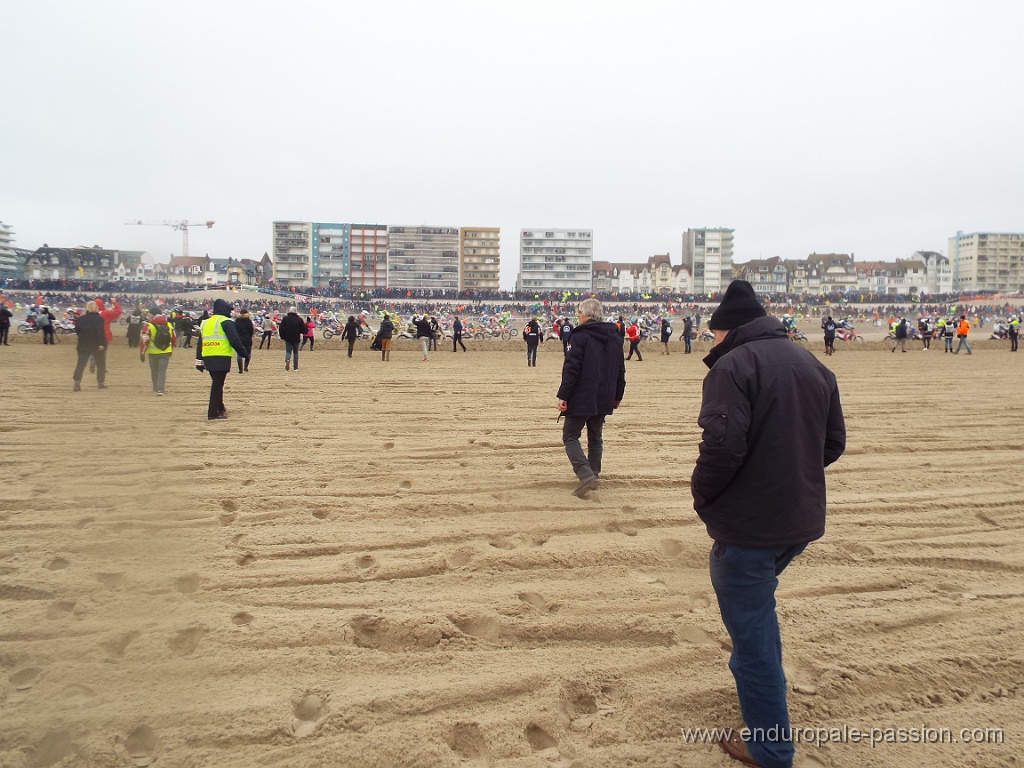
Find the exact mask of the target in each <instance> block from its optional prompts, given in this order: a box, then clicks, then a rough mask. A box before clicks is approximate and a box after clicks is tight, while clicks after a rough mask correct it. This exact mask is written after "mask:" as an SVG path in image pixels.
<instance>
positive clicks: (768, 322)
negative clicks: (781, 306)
mask: <svg viewBox="0 0 1024 768" xmlns="http://www.w3.org/2000/svg"><path fill="white" fill-rule="evenodd" d="M786 336H787V334H786V329H785V328H783V326H782V323H781V322H780V321H779V319H778V318H776V317H773V316H771V315H768V316H766V317H759V318H757V319H756V320H751V321H750V322H749V323H744V324H743V325H740V326H737V327H736V328H733V329H732V330H731V331H729V334H728V335H727V336H726V337H725V338H724V339H722V341H721V343H719V344H715V346H713V347H712V348H711V351H710V352H709V353H708V354H707V357H705V358H704V365H706V366H707V367H708V368H712V367H714V365H715V363H717V362H718V361H719V360H720V359H722V358H723V357H724V356H725V355H727V354H729V352H731V351H732V350H733V349H735V348H736V347H738V346H740V345H742V344H746V343H748V342H751V341H757V340H759V339H777V338H786Z"/></svg>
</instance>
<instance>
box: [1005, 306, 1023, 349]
mask: <svg viewBox="0 0 1024 768" xmlns="http://www.w3.org/2000/svg"><path fill="white" fill-rule="evenodd" d="M1006 326H1007V327H1006V335H1007V336H1009V338H1010V351H1011V352H1016V351H1017V341H1018V339H1019V338H1020V318H1019V317H1017V316H1016V315H1010V321H1009V322H1008V323H1007V324H1006Z"/></svg>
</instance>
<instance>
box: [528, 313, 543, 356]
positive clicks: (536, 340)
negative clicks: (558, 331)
mask: <svg viewBox="0 0 1024 768" xmlns="http://www.w3.org/2000/svg"><path fill="white" fill-rule="evenodd" d="M543 340H544V332H543V331H542V330H541V327H540V323H539V322H537V318H536V317H534V318H531V319H530V322H528V323H527V324H526V327H525V328H523V341H525V342H526V365H527V367H529V366H531V365H532V366H533V367H534V368H536V367H537V347H539V346H540V343H541V342H542V341H543Z"/></svg>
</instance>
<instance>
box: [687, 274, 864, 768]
mask: <svg viewBox="0 0 1024 768" xmlns="http://www.w3.org/2000/svg"><path fill="white" fill-rule="evenodd" d="M709 326H710V328H711V330H712V331H713V332H714V334H715V346H714V347H713V348H712V350H711V352H710V353H709V354H708V356H707V357H705V358H704V362H705V364H706V365H707V366H708V367H709V368H710V369H711V370H710V372H709V373H708V375H707V377H706V378H705V379H704V397H703V402H702V404H701V411H700V417H699V419H698V422H699V424H700V426H701V428H702V429H703V435H702V439H701V443H700V446H699V450H700V455H699V457H698V458H697V465H696V467H695V468H694V470H693V477H692V478H691V481H690V490H691V492H692V494H693V506H694V509H695V510H696V511H697V514H698V515H700V518H701V520H703V521H704V524H705V525H706V526H707V530H708V534H709V535H710V536H711V538H712V539H713V540H714V544H713V545H712V548H711V583H712V585H713V586H714V588H715V594H716V595H717V597H718V606H719V609H720V610H721V613H722V621H723V622H724V624H725V628H726V629H727V630H728V632H729V637H730V638H731V639H732V646H733V650H732V657H731V659H730V661H729V667H730V669H731V670H732V673H733V677H734V678H735V679H736V691H737V694H738V696H739V702H740V711H741V712H742V714H743V719H744V720H745V721H746V726H747V728H748V729H750V731H751V734H750V739H749V741H744V740H743V739H741V738H740V735H739V732H738V731H736V732H734V733H733V735H732V737H731V738H723V739H722V743H721V744H722V748H723V749H724V750H725V751H726V752H727V753H728V754H729V755H730V756H731V757H734V758H735V759H737V760H740V761H744V762H746V761H749V762H747V764H748V765H762V766H791V765H792V764H793V745H792V742H791V741H790V740H789V739H788V738H787V736H788V733H787V732H788V728H789V712H788V709H787V705H786V678H785V675H784V674H783V671H782V640H781V637H780V635H779V625H778V619H777V617H776V614H775V588H776V586H777V584H778V576H779V574H780V573H782V571H783V569H785V567H786V566H787V565H789V563H790V562H791V561H792V560H793V558H795V557H796V556H797V555H799V554H800V553H801V552H802V551H803V550H804V548H805V547H806V546H807V544H808V542H811V541H814V540H815V539H818V538H821V536H822V535H823V534H824V532H825V467H827V466H828V465H829V464H831V463H832V462H834V461H835V460H836V459H838V458H839V456H840V455H841V454H842V453H843V450H844V448H845V447H846V427H845V424H844V421H843V410H842V406H841V405H840V403H839V389H838V386H837V384H836V378H835V376H834V375H833V374H832V372H831V371H830V370H829V369H828V368H826V367H825V366H824V365H822V364H821V363H820V362H819V361H818V360H817V358H815V357H814V355H812V354H811V353H810V352H808V351H807V350H806V349H803V348H802V347H801V346H800V345H799V344H793V343H792V342H790V341H789V339H788V338H787V335H786V331H785V329H784V328H783V327H782V324H781V323H779V321H778V320H776V319H775V318H774V317H767V316H766V315H765V311H764V309H763V308H762V307H761V304H760V303H759V302H758V300H757V296H756V294H755V293H754V289H753V287H752V286H751V285H750V283H748V282H746V281H745V280H736V281H733V282H732V283H731V284H730V285H729V288H728V289H727V290H726V292H725V296H724V297H723V299H722V303H721V305H720V306H719V307H718V309H717V310H716V311H715V312H714V314H713V315H712V316H711V321H710V323H709Z"/></svg>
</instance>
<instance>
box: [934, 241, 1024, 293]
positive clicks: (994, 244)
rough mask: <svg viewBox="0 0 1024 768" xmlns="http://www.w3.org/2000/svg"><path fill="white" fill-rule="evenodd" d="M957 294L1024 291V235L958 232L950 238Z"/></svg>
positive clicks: (953, 277)
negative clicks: (963, 292) (962, 292)
mask: <svg viewBox="0 0 1024 768" xmlns="http://www.w3.org/2000/svg"><path fill="white" fill-rule="evenodd" d="M948 258H949V260H950V262H951V266H952V273H953V274H952V282H953V290H954V291H967V292H971V291H1002V292H1010V293H1013V292H1016V291H1024V234H1021V233H1020V232H972V233H971V234H964V233H963V232H957V233H956V237H951V238H950V239H949V251H948Z"/></svg>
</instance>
